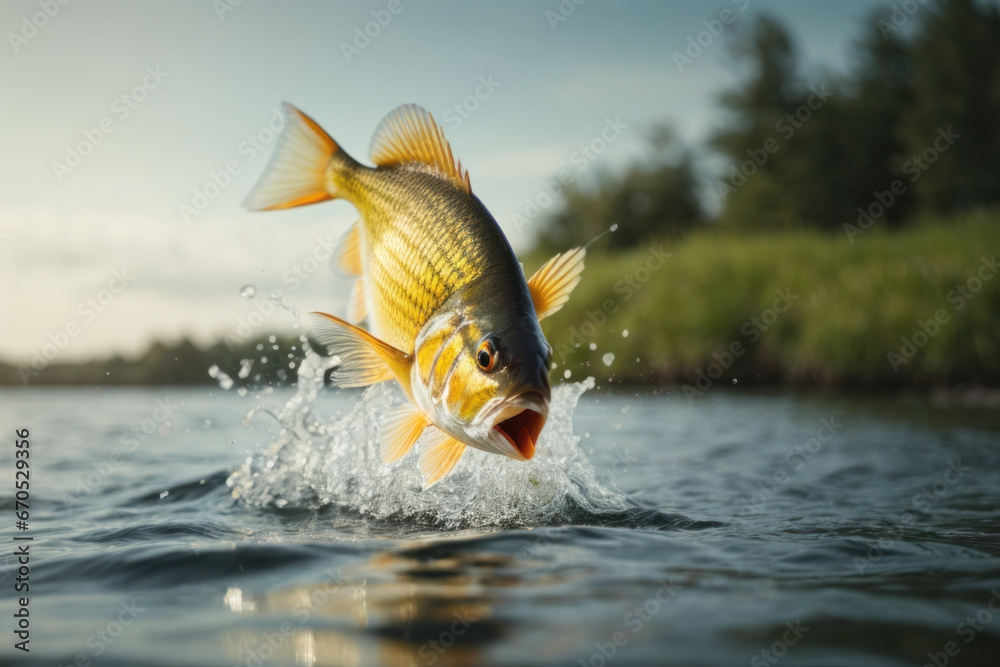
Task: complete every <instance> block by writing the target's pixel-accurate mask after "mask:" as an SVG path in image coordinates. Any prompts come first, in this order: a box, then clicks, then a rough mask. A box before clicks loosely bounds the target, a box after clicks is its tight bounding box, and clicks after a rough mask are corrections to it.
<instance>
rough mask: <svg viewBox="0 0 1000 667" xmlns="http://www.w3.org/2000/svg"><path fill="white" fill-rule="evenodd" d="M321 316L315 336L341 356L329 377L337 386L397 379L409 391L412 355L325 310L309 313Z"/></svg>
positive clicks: (354, 385)
mask: <svg viewBox="0 0 1000 667" xmlns="http://www.w3.org/2000/svg"><path fill="white" fill-rule="evenodd" d="M310 315H319V316H320V317H321V318H322V319H320V320H319V323H318V325H317V327H316V330H315V335H316V339H317V340H318V341H319V342H321V343H323V344H324V345H326V346H328V348H329V351H330V354H335V355H337V356H338V357H340V366H338V367H337V369H336V370H335V371H334V372H333V378H332V381H333V383H334V384H335V385H337V386H338V387H366V386H368V385H370V384H375V383H376V382H384V381H386V380H393V379H395V380H398V381H399V383H400V384H401V385H402V386H403V390H404V391H406V393H407V394H409V392H410V365H411V364H412V363H413V357H412V356H411V355H409V354H406V353H405V352H403V351H401V350H397V349H396V348H394V347H393V346H392V345H389V344H388V343H386V342H383V341H381V340H379V339H378V338H376V337H375V336H373V335H371V334H370V333H368V332H367V331H365V330H364V329H362V328H360V327H356V326H354V325H353V324H349V323H347V322H345V321H344V320H342V319H340V318H339V317H334V316H333V315H328V314H326V313H310Z"/></svg>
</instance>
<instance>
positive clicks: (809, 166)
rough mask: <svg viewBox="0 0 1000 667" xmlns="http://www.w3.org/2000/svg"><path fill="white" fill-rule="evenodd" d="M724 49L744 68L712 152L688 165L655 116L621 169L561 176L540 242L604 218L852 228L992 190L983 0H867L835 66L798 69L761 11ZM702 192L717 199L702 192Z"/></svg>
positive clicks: (983, 201) (987, 20)
mask: <svg viewBox="0 0 1000 667" xmlns="http://www.w3.org/2000/svg"><path fill="white" fill-rule="evenodd" d="M730 49H731V59H732V62H733V67H734V68H735V69H736V70H737V71H740V72H742V73H744V76H742V77H741V83H740V84H739V85H738V86H736V87H734V88H732V89H730V90H727V91H725V92H724V93H723V94H722V95H721V96H720V97H719V100H718V102H719V104H720V105H721V107H722V109H723V110H724V118H725V123H724V125H723V126H722V127H721V128H719V129H717V130H716V131H715V132H714V133H713V135H712V136H711V137H710V139H709V142H708V146H707V148H709V149H710V150H711V151H712V152H714V153H715V154H717V155H718V156H720V157H722V158H723V160H724V164H725V167H724V168H723V169H722V170H721V171H716V172H715V173H702V171H701V170H699V168H698V167H697V163H696V161H695V159H694V154H693V152H692V151H691V150H690V148H688V147H685V146H683V145H681V143H680V142H679V141H678V140H677V138H676V136H675V135H674V134H673V133H672V132H671V131H670V130H669V129H668V128H666V127H660V128H657V129H656V131H655V132H654V133H653V134H652V136H651V139H650V142H649V154H648V156H647V157H646V158H645V159H643V160H641V161H639V162H637V163H636V164H634V165H633V166H632V167H631V168H629V169H628V170H626V171H625V173H623V174H621V175H619V176H617V177H614V178H608V179H604V180H603V181H602V182H601V183H599V184H597V185H596V186H594V187H586V186H580V185H574V186H571V187H568V188H567V190H566V192H565V196H564V201H563V205H562V208H561V209H560V210H558V211H557V212H556V213H555V214H553V215H551V216H550V217H549V220H548V221H547V223H548V224H547V225H546V226H545V227H544V229H543V230H542V231H541V232H540V236H539V240H538V245H539V250H540V251H545V252H551V251H553V250H557V249H561V248H566V247H569V246H572V245H575V244H579V243H584V242H586V241H587V240H589V239H590V238H592V237H593V236H595V235H596V234H599V233H600V232H602V231H604V230H605V229H607V228H608V227H609V225H611V224H613V223H617V224H618V229H617V231H616V233H615V234H613V235H612V236H611V238H610V239H609V240H608V242H609V244H610V246H611V247H617V248H625V247H633V246H635V245H638V244H640V243H641V242H642V241H644V240H646V239H650V238H660V239H662V238H664V237H668V236H678V235H681V234H684V233H686V232H688V231H690V230H692V229H695V228H698V227H700V226H705V225H706V224H711V225H714V226H717V227H718V228H732V229H739V230H772V231H773V230H787V229H794V228H813V229H824V230H830V231H836V232H841V230H843V231H845V232H846V233H847V235H848V236H849V237H851V236H852V234H854V233H857V232H859V231H863V230H866V229H868V228H869V227H871V226H872V225H875V224H884V225H885V226H887V227H892V228H898V227H900V226H902V225H906V224H908V223H910V222H911V221H914V220H917V219H919V218H924V217H930V216H936V215H940V214H949V213H958V212H962V211H967V210H972V209H976V208H982V207H989V206H995V205H996V204H997V203H998V202H1000V122H998V119H1000V11H998V8H997V6H996V4H994V3H991V2H979V1H976V0H927V1H924V2H921V1H918V0H909V2H903V3H897V4H896V5H893V6H892V7H887V8H884V9H881V10H878V11H875V12H873V13H872V14H871V15H869V16H868V17H867V19H866V20H865V21H864V22H863V24H862V25H861V26H860V32H859V36H858V38H857V39H856V40H855V42H854V44H853V56H852V58H851V64H850V66H849V68H848V69H847V71H846V72H842V73H836V74H835V73H830V72H826V71H810V72H806V71H804V67H803V65H802V62H801V54H800V52H799V48H798V47H797V45H796V43H795V40H794V39H793V37H792V35H791V34H790V32H789V31H788V29H787V28H786V27H785V26H784V25H783V24H782V23H781V22H780V21H779V20H777V19H776V18H774V17H772V16H768V15H761V16H758V17H757V18H756V19H755V20H754V21H753V23H752V25H751V26H750V27H749V29H748V30H746V31H743V32H737V33H735V37H734V38H733V39H732V41H731V43H730ZM706 193H707V195H706ZM713 198H714V199H716V200H717V201H718V202H719V204H718V206H717V207H712V206H707V205H706V203H707V201H710V200H712V199H713ZM710 209H713V212H712V213H711V214H710V213H709V210H710ZM714 209H717V211H716V210H714Z"/></svg>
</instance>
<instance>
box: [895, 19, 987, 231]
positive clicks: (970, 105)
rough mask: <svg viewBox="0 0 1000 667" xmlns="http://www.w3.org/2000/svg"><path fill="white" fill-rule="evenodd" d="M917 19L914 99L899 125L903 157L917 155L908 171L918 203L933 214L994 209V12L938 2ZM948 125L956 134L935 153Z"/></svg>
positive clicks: (941, 144)
mask: <svg viewBox="0 0 1000 667" xmlns="http://www.w3.org/2000/svg"><path fill="white" fill-rule="evenodd" d="M921 18H922V21H921V23H920V24H919V27H918V30H917V33H916V35H915V37H914V40H913V59H914V99H913V104H912V108H911V109H910V111H909V113H908V114H907V116H906V120H905V124H904V134H905V142H906V154H907V156H908V157H910V156H915V157H917V160H913V162H912V163H911V164H912V168H911V170H910V171H911V173H913V175H914V177H917V178H916V180H915V181H914V186H913V187H914V190H915V193H916V196H917V198H918V201H919V204H920V205H921V207H922V208H924V209H925V210H928V211H933V212H943V211H949V210H954V209H963V208H971V207H976V206H983V205H988V204H995V203H997V202H998V201H1000V125H998V118H1000V58H998V57H997V53H998V48H1000V13H998V10H997V8H996V6H995V5H992V4H983V3H977V2H974V1H973V0H941V1H940V2H938V3H936V4H935V5H933V6H928V7H926V8H925V9H924V13H923V14H922V15H921ZM949 128H950V129H951V131H952V132H953V133H955V134H958V135H960V136H959V137H958V138H954V137H952V139H953V141H952V143H951V145H949V146H947V148H945V149H944V150H940V149H941V148H942V147H943V146H944V144H945V142H943V141H939V140H938V138H939V137H940V136H942V133H944V134H947V132H948V130H949ZM935 142H937V144H938V145H937V146H935ZM925 152H926V155H925ZM935 153H936V155H935ZM932 158H933V159H932ZM924 167H926V168H924Z"/></svg>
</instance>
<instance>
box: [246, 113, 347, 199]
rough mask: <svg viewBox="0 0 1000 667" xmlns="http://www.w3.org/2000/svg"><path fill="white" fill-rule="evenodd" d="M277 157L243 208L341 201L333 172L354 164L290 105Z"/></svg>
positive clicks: (248, 196) (308, 118)
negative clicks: (332, 175) (329, 200)
mask: <svg viewBox="0 0 1000 667" xmlns="http://www.w3.org/2000/svg"><path fill="white" fill-rule="evenodd" d="M283 111H284V116H285V120H286V124H285V128H284V129H283V130H282V132H281V136H280V137H279V138H278V144H277V146H276V147H275V149H274V154H273V155H272V157H271V161H270V162H269V163H268V165H267V168H266V169H264V173H263V175H261V177H260V180H259V181H257V185H255V186H254V188H253V190H251V191H250V194H249V195H247V198H246V200H244V202H243V205H244V206H245V207H246V208H248V209H250V210H252V211H270V210H275V209H282V208H292V207H295V206H305V205H306V204H315V203H317V202H321V201H326V200H328V199H335V198H336V197H338V196H339V195H338V193H337V191H336V186H335V185H334V182H333V179H332V178H330V177H329V174H330V173H331V171H332V170H336V169H338V168H346V167H347V165H348V164H350V163H354V161H353V160H352V159H351V158H350V156H348V155H347V153H345V152H344V151H343V150H341V148H340V146H338V145H337V142H335V141H334V140H333V139H331V138H330V135H328V134H327V133H326V132H324V131H323V128H321V127H320V126H319V124H318V123H316V121H314V120H313V119H312V118H310V117H309V116H307V115H305V114H304V113H302V112H301V111H299V110H298V109H296V108H295V107H294V106H292V105H291V104H288V103H287V102H285V103H284V105H283Z"/></svg>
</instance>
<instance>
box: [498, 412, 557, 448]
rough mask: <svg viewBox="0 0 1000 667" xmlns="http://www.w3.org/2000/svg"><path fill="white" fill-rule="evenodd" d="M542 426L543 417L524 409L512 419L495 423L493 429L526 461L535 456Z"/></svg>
mask: <svg viewBox="0 0 1000 667" xmlns="http://www.w3.org/2000/svg"><path fill="white" fill-rule="evenodd" d="M543 426H545V415H543V414H542V413H540V412H536V411H535V410H532V409H531V408H525V409H524V410H522V411H521V412H519V413H517V414H516V415H514V416H513V417H510V418H508V419H504V420H503V421H501V422H499V423H497V424H496V425H495V426H494V427H493V428H494V429H496V431H498V432H499V433H500V435H502V436H503V437H504V438H506V440H507V442H509V443H510V444H511V445H512V446H513V447H514V449H516V450H517V451H518V453H520V454H521V456H523V457H524V459H525V460H526V461H527V460H528V459H530V458H531V457H532V456H534V455H535V443H536V442H538V434H539V433H541V432H542V427H543Z"/></svg>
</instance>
